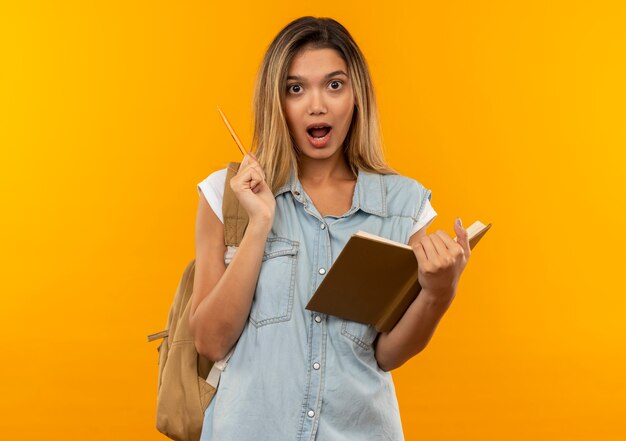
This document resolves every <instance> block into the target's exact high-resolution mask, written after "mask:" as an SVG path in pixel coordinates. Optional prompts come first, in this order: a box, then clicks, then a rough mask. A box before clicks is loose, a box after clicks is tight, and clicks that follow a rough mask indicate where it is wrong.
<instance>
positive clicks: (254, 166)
mask: <svg viewBox="0 0 626 441" xmlns="http://www.w3.org/2000/svg"><path fill="white" fill-rule="evenodd" d="M242 165H243V164H242ZM248 169H254V170H256V171H257V173H258V174H259V176H261V177H262V179H263V180H265V171H264V170H263V168H262V167H261V166H260V165H259V164H258V163H257V162H256V161H255V162H250V163H248V164H246V166H245V167H243V166H242V167H240V170H241V172H242V173H244V172H245V171H246V170H248Z"/></svg>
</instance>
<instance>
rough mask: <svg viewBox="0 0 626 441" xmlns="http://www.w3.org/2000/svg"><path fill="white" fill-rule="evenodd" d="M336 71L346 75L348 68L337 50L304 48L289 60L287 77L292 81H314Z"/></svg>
mask: <svg viewBox="0 0 626 441" xmlns="http://www.w3.org/2000/svg"><path fill="white" fill-rule="evenodd" d="M338 71H341V72H343V73H344V74H345V75H347V74H348V66H347V65H346V62H345V61H344V59H343V58H342V57H341V55H340V54H339V52H338V51H337V50H335V49H331V48H306V47H305V48H303V49H301V50H300V51H299V52H298V53H297V54H296V55H295V56H294V57H293V60H291V64H290V65H289V70H288V75H289V77H291V78H294V79H305V78H306V79H316V78H318V77H319V78H324V77H326V76H327V75H328V74H330V73H335V72H338Z"/></svg>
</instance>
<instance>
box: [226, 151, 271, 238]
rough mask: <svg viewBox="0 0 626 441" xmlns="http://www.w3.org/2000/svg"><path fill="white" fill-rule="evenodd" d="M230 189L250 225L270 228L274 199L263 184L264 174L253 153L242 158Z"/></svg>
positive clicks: (268, 188) (267, 187)
mask: <svg viewBox="0 0 626 441" xmlns="http://www.w3.org/2000/svg"><path fill="white" fill-rule="evenodd" d="M230 188H231V189H232V190H233V192H234V193H235V196H236V197H237V199H238V200H239V204H241V206H242V207H243V208H244V210H246V213H248V219H249V220H250V223H254V224H257V223H259V224H264V225H265V226H267V227H268V228H271V226H272V223H273V222H274V209H275V208H276V199H274V193H273V192H272V190H271V189H270V187H269V186H268V185H267V182H265V172H264V171H263V169H262V168H261V165H260V164H259V163H258V162H257V160H256V158H255V156H254V153H248V154H246V156H244V158H243V161H241V164H240V165H239V171H238V172H237V174H236V175H235V176H233V178H232V179H231V180H230Z"/></svg>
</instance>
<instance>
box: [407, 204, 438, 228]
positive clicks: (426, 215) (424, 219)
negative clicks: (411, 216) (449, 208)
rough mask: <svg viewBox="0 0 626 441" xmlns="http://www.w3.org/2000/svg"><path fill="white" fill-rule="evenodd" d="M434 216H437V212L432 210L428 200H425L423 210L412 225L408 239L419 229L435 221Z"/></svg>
mask: <svg viewBox="0 0 626 441" xmlns="http://www.w3.org/2000/svg"><path fill="white" fill-rule="evenodd" d="M435 216H437V212H436V211H435V210H434V209H433V207H432V205H430V200H429V199H426V201H425V203H424V209H423V210H422V213H421V214H420V217H419V219H417V221H416V222H415V223H414V224H413V229H411V233H410V234H409V237H411V236H413V234H415V233H417V232H418V231H419V230H420V228H423V227H424V226H425V225H430V223H431V222H432V221H433V219H435Z"/></svg>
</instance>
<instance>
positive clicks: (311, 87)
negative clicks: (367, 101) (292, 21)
mask: <svg viewBox="0 0 626 441" xmlns="http://www.w3.org/2000/svg"><path fill="white" fill-rule="evenodd" d="M286 88H287V90H286V92H285V113H286V117H287V125H288V127H289V132H290V133H291V136H292V137H293V139H294V140H295V142H296V144H297V146H298V148H299V149H300V151H301V152H302V155H303V158H302V159H304V157H307V158H310V159H330V158H336V157H337V156H338V155H341V154H342V146H343V142H344V140H345V138H346V135H347V133H348V130H349V129H350V123H351V121H352V114H353V112H354V93H353V90H352V83H351V81H350V78H349V77H348V67H347V65H346V62H345V61H344V59H343V58H342V57H341V56H340V55H339V53H338V52H337V51H336V50H334V49H328V48H324V49H311V48H306V47H305V48H303V49H302V50H300V52H298V53H297V54H296V55H295V56H294V58H293V60H292V62H291V65H290V66H289V71H288V76H287V86H286Z"/></svg>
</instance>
